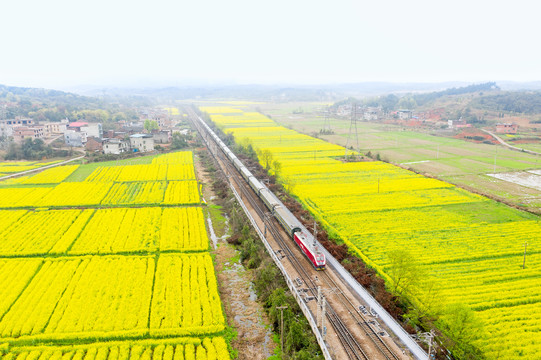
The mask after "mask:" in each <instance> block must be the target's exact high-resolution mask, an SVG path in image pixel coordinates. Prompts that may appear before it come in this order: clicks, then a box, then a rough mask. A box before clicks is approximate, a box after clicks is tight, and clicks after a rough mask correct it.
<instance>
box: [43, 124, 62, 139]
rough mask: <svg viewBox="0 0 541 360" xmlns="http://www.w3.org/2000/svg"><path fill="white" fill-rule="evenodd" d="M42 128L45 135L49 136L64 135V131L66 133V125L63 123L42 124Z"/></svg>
mask: <svg viewBox="0 0 541 360" xmlns="http://www.w3.org/2000/svg"><path fill="white" fill-rule="evenodd" d="M43 127H44V129H45V134H46V135H47V136H49V135H53V134H62V133H64V131H66V128H67V125H66V124H65V123H60V122H49V123H45V124H43Z"/></svg>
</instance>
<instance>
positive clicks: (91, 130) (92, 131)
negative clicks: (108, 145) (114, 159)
mask: <svg viewBox="0 0 541 360" xmlns="http://www.w3.org/2000/svg"><path fill="white" fill-rule="evenodd" d="M80 129H81V130H80V131H81V132H86V136H87V137H89V136H93V137H95V138H98V139H103V128H102V126H101V124H100V123H97V124H88V125H86V126H81V127H80Z"/></svg>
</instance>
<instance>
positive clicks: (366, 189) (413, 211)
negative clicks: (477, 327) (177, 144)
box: [201, 107, 541, 359]
mask: <svg viewBox="0 0 541 360" xmlns="http://www.w3.org/2000/svg"><path fill="white" fill-rule="evenodd" d="M201 110H202V111H206V112H207V113H208V114H209V115H210V116H211V120H212V121H213V122H214V123H215V124H216V125H217V126H218V127H219V128H220V129H222V130H223V131H224V132H225V133H232V134H233V136H234V137H235V140H236V142H237V143H238V144H241V145H244V146H248V145H252V146H253V147H254V148H255V149H256V150H259V151H265V150H267V151H269V152H270V153H271V154H272V157H273V162H272V163H270V164H269V165H270V168H271V171H276V172H278V173H277V175H278V176H279V177H280V179H281V180H282V182H283V183H284V185H285V187H286V189H288V190H289V191H290V192H291V193H292V194H293V195H295V196H296V197H297V198H298V199H299V200H300V201H301V202H302V203H303V204H304V206H305V207H306V208H307V209H309V210H310V212H311V213H312V214H313V215H314V216H315V217H316V218H317V219H318V220H319V221H320V222H321V223H322V224H323V225H324V226H325V228H326V230H327V231H328V232H329V233H330V234H331V236H334V237H336V238H339V239H341V240H342V241H344V242H345V243H346V244H347V245H348V246H349V248H350V249H351V250H352V251H354V252H355V253H356V254H357V255H358V256H359V257H361V258H362V259H363V260H364V261H365V262H366V263H368V264H369V265H370V266H372V267H374V268H376V269H377V270H378V272H379V274H380V275H381V276H382V277H384V279H385V280H386V281H387V283H388V284H389V285H390V286H392V285H393V279H392V277H391V274H393V269H392V268H391V266H392V264H391V263H390V258H389V256H388V254H389V253H391V252H392V251H393V250H402V251H406V253H407V254H409V255H410V256H411V259H412V261H415V262H416V263H418V264H419V266H420V268H421V270H422V271H423V273H424V274H425V276H424V280H425V281H423V283H422V284H418V285H417V286H416V287H414V288H413V289H409V293H410V294H411V297H412V299H413V300H414V301H417V302H418V303H422V304H424V305H425V307H431V308H433V309H434V310H433V311H434V313H437V314H443V315H442V321H445V319H446V311H448V310H447V309H453V306H454V305H456V304H462V305H465V306H467V307H468V308H471V309H472V310H473V311H474V313H475V316H476V318H477V319H478V320H479V321H480V322H481V323H482V324H483V327H482V329H483V331H482V332H481V333H479V335H480V336H479V338H478V339H477V340H475V342H474V345H475V346H477V347H479V348H480V349H481V351H482V352H483V353H484V355H486V356H487V358H489V359H517V358H524V359H541V341H539V339H540V338H541V221H540V219H539V217H537V216H535V215H531V214H528V213H524V212H521V211H518V210H515V209H512V208H509V207H506V206H504V205H501V204H498V203H496V202H494V201H492V200H489V199H487V198H484V197H482V196H478V195H475V194H472V193H469V192H467V191H464V190H462V189H459V188H457V187H455V186H453V185H451V184H448V183H445V182H442V181H439V180H435V179H430V178H426V177H423V176H421V175H418V174H415V173H413V172H410V171H407V170H405V169H402V168H400V167H397V166H394V165H391V164H387V163H383V162H379V161H374V162H347V163H346V162H343V161H340V159H339V158H340V157H342V158H343V156H344V154H345V149H344V148H343V147H340V146H337V145H333V144H330V143H327V142H324V141H322V140H319V139H316V138H312V137H310V136H306V135H302V134H299V133H297V132H295V131H292V130H290V129H287V128H285V127H281V126H279V125H278V124H276V123H275V122H274V121H272V120H271V119H269V118H267V117H265V116H264V115H261V114H259V113H250V112H244V111H243V110H240V109H235V108H233V107H229V108H224V107H216V108H214V107H201ZM349 153H350V154H351V151H349ZM260 162H261V164H262V165H263V166H266V165H267V164H266V163H264V160H263V159H260ZM274 162H279V166H278V167H277V166H276V164H275V163H274ZM525 246H527V257H526V267H525V268H524V269H523V268H522V265H523V256H524V249H525ZM429 303H430V304H429ZM447 315H449V314H447Z"/></svg>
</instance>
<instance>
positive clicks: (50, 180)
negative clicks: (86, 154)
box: [11, 165, 79, 184]
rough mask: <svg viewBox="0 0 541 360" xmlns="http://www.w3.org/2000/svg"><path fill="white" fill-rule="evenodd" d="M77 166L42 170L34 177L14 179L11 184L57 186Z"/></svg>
mask: <svg viewBox="0 0 541 360" xmlns="http://www.w3.org/2000/svg"><path fill="white" fill-rule="evenodd" d="M78 168H79V165H65V166H58V167H53V168H51V169H46V170H43V171H42V172H40V173H37V174H36V175H33V176H29V177H21V178H19V179H14V181H12V182H11V183H17V184H58V183H60V182H62V181H64V180H65V179H66V178H67V177H68V176H70V175H71V174H72V173H73V172H74V171H75V170H77V169H78Z"/></svg>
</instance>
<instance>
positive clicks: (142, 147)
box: [130, 134, 154, 152]
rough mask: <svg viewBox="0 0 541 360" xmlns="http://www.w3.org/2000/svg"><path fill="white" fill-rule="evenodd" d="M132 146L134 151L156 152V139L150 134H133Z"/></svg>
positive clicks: (131, 138) (131, 137)
mask: <svg viewBox="0 0 541 360" xmlns="http://www.w3.org/2000/svg"><path fill="white" fill-rule="evenodd" d="M130 145H131V148H132V150H133V151H140V152H148V151H154V139H153V138H152V135H149V134H133V135H131V136H130Z"/></svg>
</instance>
